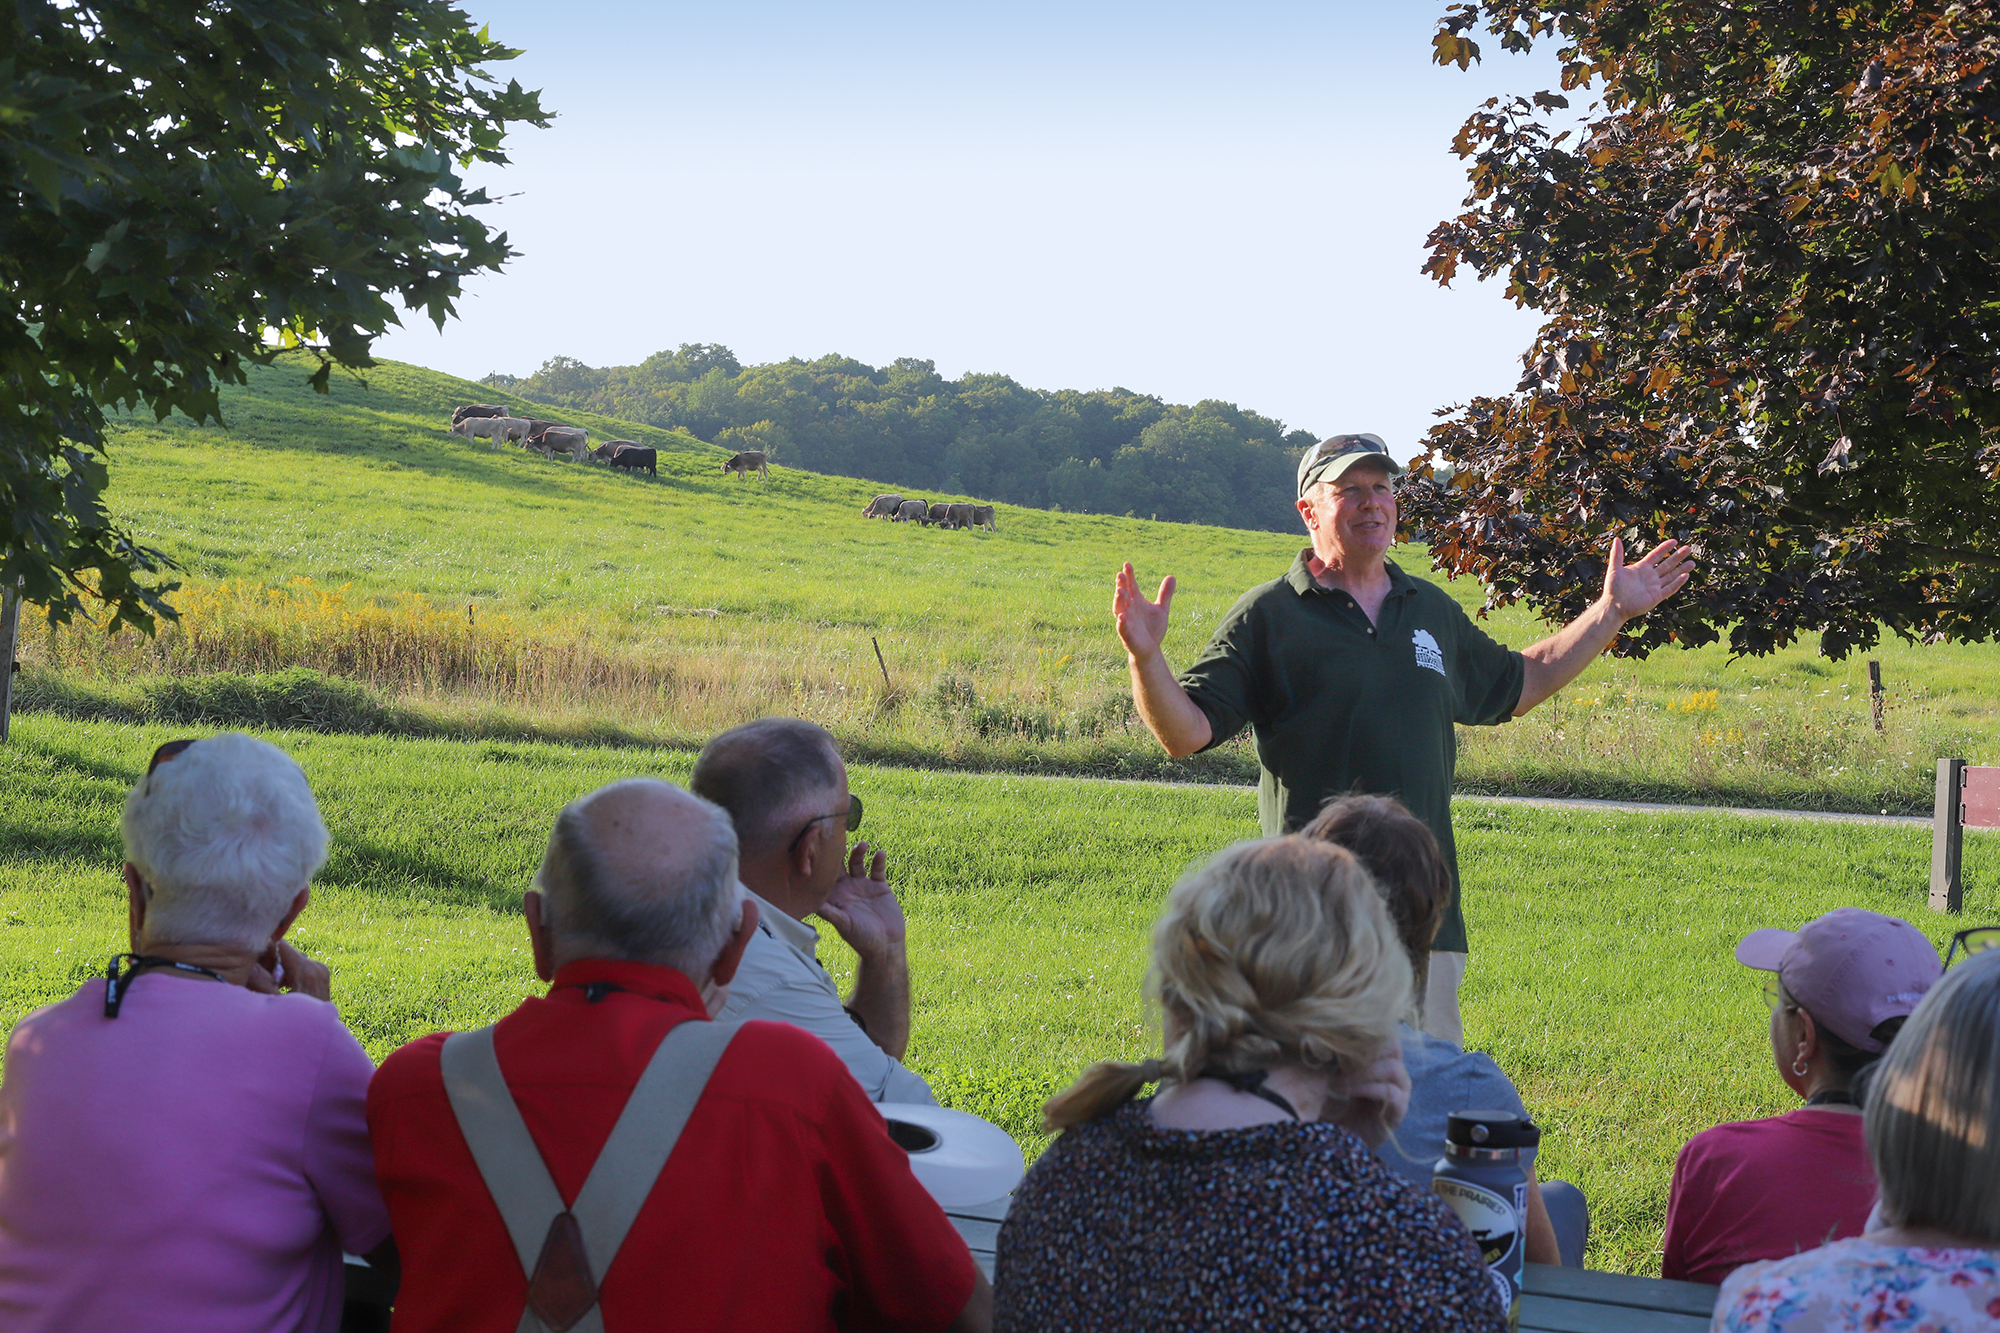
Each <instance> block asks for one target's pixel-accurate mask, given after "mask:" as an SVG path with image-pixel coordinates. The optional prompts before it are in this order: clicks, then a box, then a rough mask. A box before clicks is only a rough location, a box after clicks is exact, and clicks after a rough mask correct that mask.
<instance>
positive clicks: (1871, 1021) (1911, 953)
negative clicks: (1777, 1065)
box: [1736, 907, 1944, 1054]
mask: <svg viewBox="0 0 2000 1333" xmlns="http://www.w3.org/2000/svg"><path fill="white" fill-rule="evenodd" d="M1736 961H1737V962H1739V963H1741V964H1743V965H1744V966H1745V967H1754V968H1756V969H1758V970H1759V971H1761V972H1776V973H1777V974H1778V979H1779V980H1780V981H1782V982H1784V984H1785V989H1786V990H1787V991H1789V992H1790V993H1791V996H1792V998H1793V999H1795V1000H1797V1001H1798V1002H1799V1003H1800V1004H1801V1005H1802V1006H1804V1007H1805V1008H1806V1009H1807V1010H1809V1011H1810V1012H1811V1013H1812V1016H1813V1017H1814V1018H1815V1019H1817V1020H1819V1021H1820V1022H1821V1023H1824V1024H1825V1025H1826V1026H1827V1027H1828V1028H1829V1029H1830V1030H1831V1031H1832V1032H1833V1034H1834V1035H1835V1036H1837V1037H1839V1038H1840V1039H1841V1040H1843V1041H1845V1042H1846V1043H1847V1044H1848V1045H1850V1046H1854V1047H1858V1048H1859V1049H1861V1050H1864V1051H1868V1052H1870V1053H1871V1054H1875V1053H1880V1052H1881V1050H1882V1049H1883V1046H1882V1043H1881V1042H1879V1041H1877V1040H1875V1039H1874V1038H1873V1037H1871V1036H1869V1035H1868V1034H1869V1033H1871V1032H1873V1031H1874V1030H1875V1027H1876V1025H1878V1024H1880V1023H1882V1022H1884V1021H1885V1020H1887V1019H1891V1018H1902V1017H1904V1016H1906V1015H1908V1014H1909V1012H1910V1011H1911V1010H1912V1009H1915V1008H1916V1007H1917V1002H1918V1001H1919V1000H1921V999H1923V998H1924V993H1925V992H1926V991H1928V990H1930V988H1931V987H1932V986H1933V985H1935V984H1936V982H1937V979H1938V978H1939V977H1940V976H1942V975H1943V974H1944V964H1943V963H1941V962H1940V961H1938V954H1937V949H1936V948H1934V947H1933V946H1932V945H1931V942H1930V941H1929V940H1928V939H1926V938H1925V937H1924V933H1923V932H1922V931H1920V930H1918V929H1917V928H1916V927H1915V926H1913V925H1911V924H1910V923H1909V922H1907V921H1904V920H1902V919H1901V918H1898V917H1893V916H1883V915H1882V914H1881V913H1880V912H1870V911H1867V910H1865V909H1863V908H1859V907H1838V908H1835V909H1834V910H1833V911H1831V912H1828V913H1827V914H1826V915H1825V916H1823V917H1819V918H1818V919H1816V920H1813V921H1809V922H1807V923H1806V924H1805V925H1804V926H1803V927H1801V928H1800V929H1798V930H1774V929H1770V928H1766V929H1764V930H1753V931H1751V932H1750V933H1749V934H1748V935H1745V936H1744V937H1743V942H1742V943H1741V944H1739V945H1737V946H1736Z"/></svg>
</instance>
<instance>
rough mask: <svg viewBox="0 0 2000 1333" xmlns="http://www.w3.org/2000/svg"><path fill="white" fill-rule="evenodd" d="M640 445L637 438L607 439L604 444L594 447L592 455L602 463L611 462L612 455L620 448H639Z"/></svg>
mask: <svg viewBox="0 0 2000 1333" xmlns="http://www.w3.org/2000/svg"><path fill="white" fill-rule="evenodd" d="M638 447H639V442H638V441H637V440H606V441H605V442H604V443H603V444H600V445H598V446H597V447H596V448H595V449H592V450H591V451H590V456H591V457H592V458H594V459H596V460H597V461H598V462H600V463H609V462H610V461H611V455H613V454H615V453H617V452H618V451H619V450H620V449H637V448H638Z"/></svg>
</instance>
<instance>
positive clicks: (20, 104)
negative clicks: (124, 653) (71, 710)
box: [0, 0, 546, 627]
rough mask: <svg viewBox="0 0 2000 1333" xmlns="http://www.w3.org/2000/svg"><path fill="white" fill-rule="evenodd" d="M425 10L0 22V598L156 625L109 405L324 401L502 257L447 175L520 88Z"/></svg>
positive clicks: (256, 1) (204, 11)
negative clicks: (112, 473) (232, 399)
mask: <svg viewBox="0 0 2000 1333" xmlns="http://www.w3.org/2000/svg"><path fill="white" fill-rule="evenodd" d="M517 54H518V52H515V51H511V50H509V49H507V48H506V47H504V46H501V45H499V44H497V43H495V42H493V41H491V40H490V39H489V38H488V37H487V36H486V33H485V31H484V30H483V29H475V28H474V27H473V26H472V24H471V22H470V21H469V20H468V19H467V18H466V16H465V14H464V13H462V12H461V11H459V10H457V9H454V8H452V7H451V6H450V4H449V3H447V2H446V0H397V2H396V3H381V0H231V3H228V4H222V3H215V2H213V0H73V2H72V0H19V3H17V4H14V5H10V6H8V7H7V8H6V9H5V10H4V11H0V525H3V526H0V583H12V582H13V581H14V580H16V579H18V580H20V582H21V586H22V589H23V592H24V593H25V596H26V598H27V599H28V600H29V601H33V602H38V603H42V604H44V605H45V606H46V607H47V608H48V614H49V616H50V617H51V619H52V620H55V621H63V620H67V619H69V618H70V617H72V616H74V615H77V614H80V613H84V612H85V611H86V610H87V609H88V608H89V606H90V605H91V603H92V602H93V601H95V602H96V603H98V604H100V606H101V609H102V610H104V611H107V612H108V613H109V623H110V625H111V626H113V627H116V626H117V625H120V624H137V625H141V626H147V627H150V626H151V625H152V623H153V618H154V617H155V616H156V615H171V614H172V610H171V608H170V607H169V605H168V604H167V602H166V600H165V598H166V595H167V594H168V593H169V592H171V591H172V589H173V588H174V587H175V586H177V585H175V584H174V583H172V582H170V581H164V580H163V577H162V576H163V574H164V572H165V571H167V570H168V569H169V568H170V562H169V561H168V560H167V559H166V558H165V557H164V556H163V555H161V553H160V552H158V551H155V550H151V549H149V548H147V547H145V546H143V545H141V544H140V543H138V542H137V541H136V540H135V539H134V538H133V537H132V536H131V535H130V534H129V533H128V532H126V531H125V530H123V529H122V528H120V527H119V526H118V524H117V523H116V521H115V520H114V519H113V518H112V517H111V516H110V514H109V512H108V511H107V510H106V508H105V505H104V488H105V485H106V481H107V477H108V472H107V458H106V453H105V445H104V435H103V430H104V416H103V413H104V411H105V409H106V408H107V407H117V408H124V409H130V410H146V411H151V412H152V413H154V414H155V415H157V416H161V417H164V416H165V415H167V414H168V413H169V412H171V411H175V410H178V411H181V412H184V413H186V414H187V415H188V416H190V417H193V418H195V419H196V420H219V419H220V408H219V403H218V400H217V388H218V386H219V385H221V384H225V383H230V382H241V381H242V380H243V378H244V366H245V364H246V363H255V362H263V361H268V360H269V359H271V358H272V357H273V356H275V355H277V354H278V353H279V352H280V351H283V350H285V349H293V348H299V347H304V348H306V349H307V350H308V351H309V352H310V353H311V354H312V355H313V356H314V357H316V358H317V360H318V371H317V373H316V374H315V375H314V376H313V384H314V386H315V387H316V388H319V389H321V390H324V389H325V387H326V384H327V376H328V374H329V373H330V372H331V370H332V368H333V366H334V365H336V364H338V365H341V366H348V367H357V368H360V367H366V366H368V365H370V364H372V363H371V362H370V360H369V355H368V353H369V347H370V345H371V343H372V340H373V339H374V338H375V337H377V336H378V335H380V334H381V333H382V331H383V330H384V329H385V328H387V327H388V326H389V325H390V324H392V323H396V322H398V316H397V313H396V310H395V307H394V305H392V303H391V299H390V298H391V297H394V298H396V299H398V300H400V301H401V303H402V305H403V306H404V307H405V308H407V309H412V310H422V311H423V312H424V313H425V314H427V315H429V316H430V318H431V319H433V320H435V321H437V322H439V323H442V322H443V321H444V319H445V318H446V317H447V316H449V315H450V314H452V313H453V307H452V302H453V299H454V298H455V297H456V296H457V295H458V291H459V284H460V282H461V281H462V280H463V279H464V278H465V277H466V276H467V275H468V274H473V273H478V272H481V271H484V270H492V269H497V268H498V267H499V266H500V265H501V263H502V262H503V261H504V260H505V259H506V258H508V256H509V255H510V254H511V253H512V251H510V250H509V248H508V245H507V238H506V236H505V235H504V234H496V233H494V232H493V231H491V230H489V229H488V228H487V226H486V225H485V224H484V223H483V222H481V221H480V220H479V219H478V218H477V217H476V216H475V215H474V213H473V212H472V211H471V210H472V209H474V208H476V207H477V206H478V205H480V204H483V203H486V202H487V198H486V195H485V193H484V192H483V191H481V190H476V189H471V188H468V187H467V185H466V184H465V182H464V181H463V179H462V178H461V177H460V176H459V174H458V173H459V171H460V170H461V169H462V168H463V167H465V166H467V165H469V164H472V163H475V162H488V163H500V162H505V161H506V156H505V154H504V153H503V152H502V151H501V143H502V139H503V137H504V134H505V131H506V128H507V127H508V125H510V124H514V123H523V122H525V123H528V124H533V125H542V124H545V123H546V118H545V116H544V113H543V112H542V110H541V107H540V105H539V103H538V100H537V97H536V95H535V94H533V93H530V92H525V91H523V90H522V89H521V88H520V86H519V85H518V84H516V83H511V82H510V83H509V84H507V85H506V86H505V87H504V88H503V87H500V86H499V85H498V84H496V83H495V82H494V81H493V80H492V79H491V78H490V77H489V76H487V75H486V74H485V73H484V72H483V70H482V69H481V66H483V65H485V64H487V63H490V62H495V61H502V60H507V59H511V58H512V57H513V56H515V55H517Z"/></svg>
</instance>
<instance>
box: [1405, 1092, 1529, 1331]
mask: <svg viewBox="0 0 2000 1333" xmlns="http://www.w3.org/2000/svg"><path fill="white" fill-rule="evenodd" d="M1541 1141H1542V1131H1541V1130H1540V1129H1538V1128H1537V1127H1536V1125H1535V1122H1534V1121H1532V1120H1529V1119H1526V1118H1525V1117H1522V1116H1519V1115H1516V1114H1514V1112H1512V1111H1456V1112H1453V1113H1452V1114H1451V1115H1450V1116H1449V1117H1448V1118H1447V1119H1446V1122H1445V1133H1444V1156H1442V1157H1440V1158H1438V1161H1437V1165H1436V1166H1435V1167H1433V1168H1431V1188H1432V1189H1434V1190H1436V1191H1437V1192H1438V1196H1439V1197H1440V1198H1442V1199H1443V1200H1444V1201H1445V1202H1446V1203H1447V1204H1449V1205H1450V1206H1451V1210H1452V1211H1453V1212H1455V1213H1457V1214H1458V1220H1459V1221H1461V1222H1463V1223H1465V1229H1466V1230H1467V1231H1470V1232H1471V1233H1472V1239H1473V1241H1474V1242H1475V1243H1477V1244H1478V1246H1479V1250H1480V1253H1481V1254H1483V1255H1484V1256H1485V1258H1486V1268H1487V1271H1488V1272H1489V1273H1491V1274H1492V1276H1493V1287H1494V1290H1495V1291H1497V1292H1498V1293H1499V1296H1500V1303H1501V1305H1502V1306H1504V1307H1505V1308H1506V1310H1507V1327H1508V1328H1510V1329H1514V1328H1518V1327H1519V1326H1520V1322H1521V1262H1522V1259H1523V1258H1524V1256H1525V1252H1526V1250H1527V1244H1528V1172H1527V1169H1526V1168H1525V1167H1523V1166H1522V1165H1521V1150H1522V1149H1523V1148H1533V1147H1535V1146H1537V1145H1538V1144H1540V1143H1541Z"/></svg>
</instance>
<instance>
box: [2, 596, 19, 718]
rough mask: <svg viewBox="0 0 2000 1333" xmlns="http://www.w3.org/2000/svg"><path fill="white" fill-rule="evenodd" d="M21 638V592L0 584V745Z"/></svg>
mask: <svg viewBox="0 0 2000 1333" xmlns="http://www.w3.org/2000/svg"><path fill="white" fill-rule="evenodd" d="M20 638H21V593H20V590H19V589H18V588H9V587H7V586H5V585H4V584H0V745H5V744H6V743H7V728H8V725H9V722H10V720H11V719H12V717H13V712H14V648H15V645H16V644H18V643H19V642H20Z"/></svg>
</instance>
